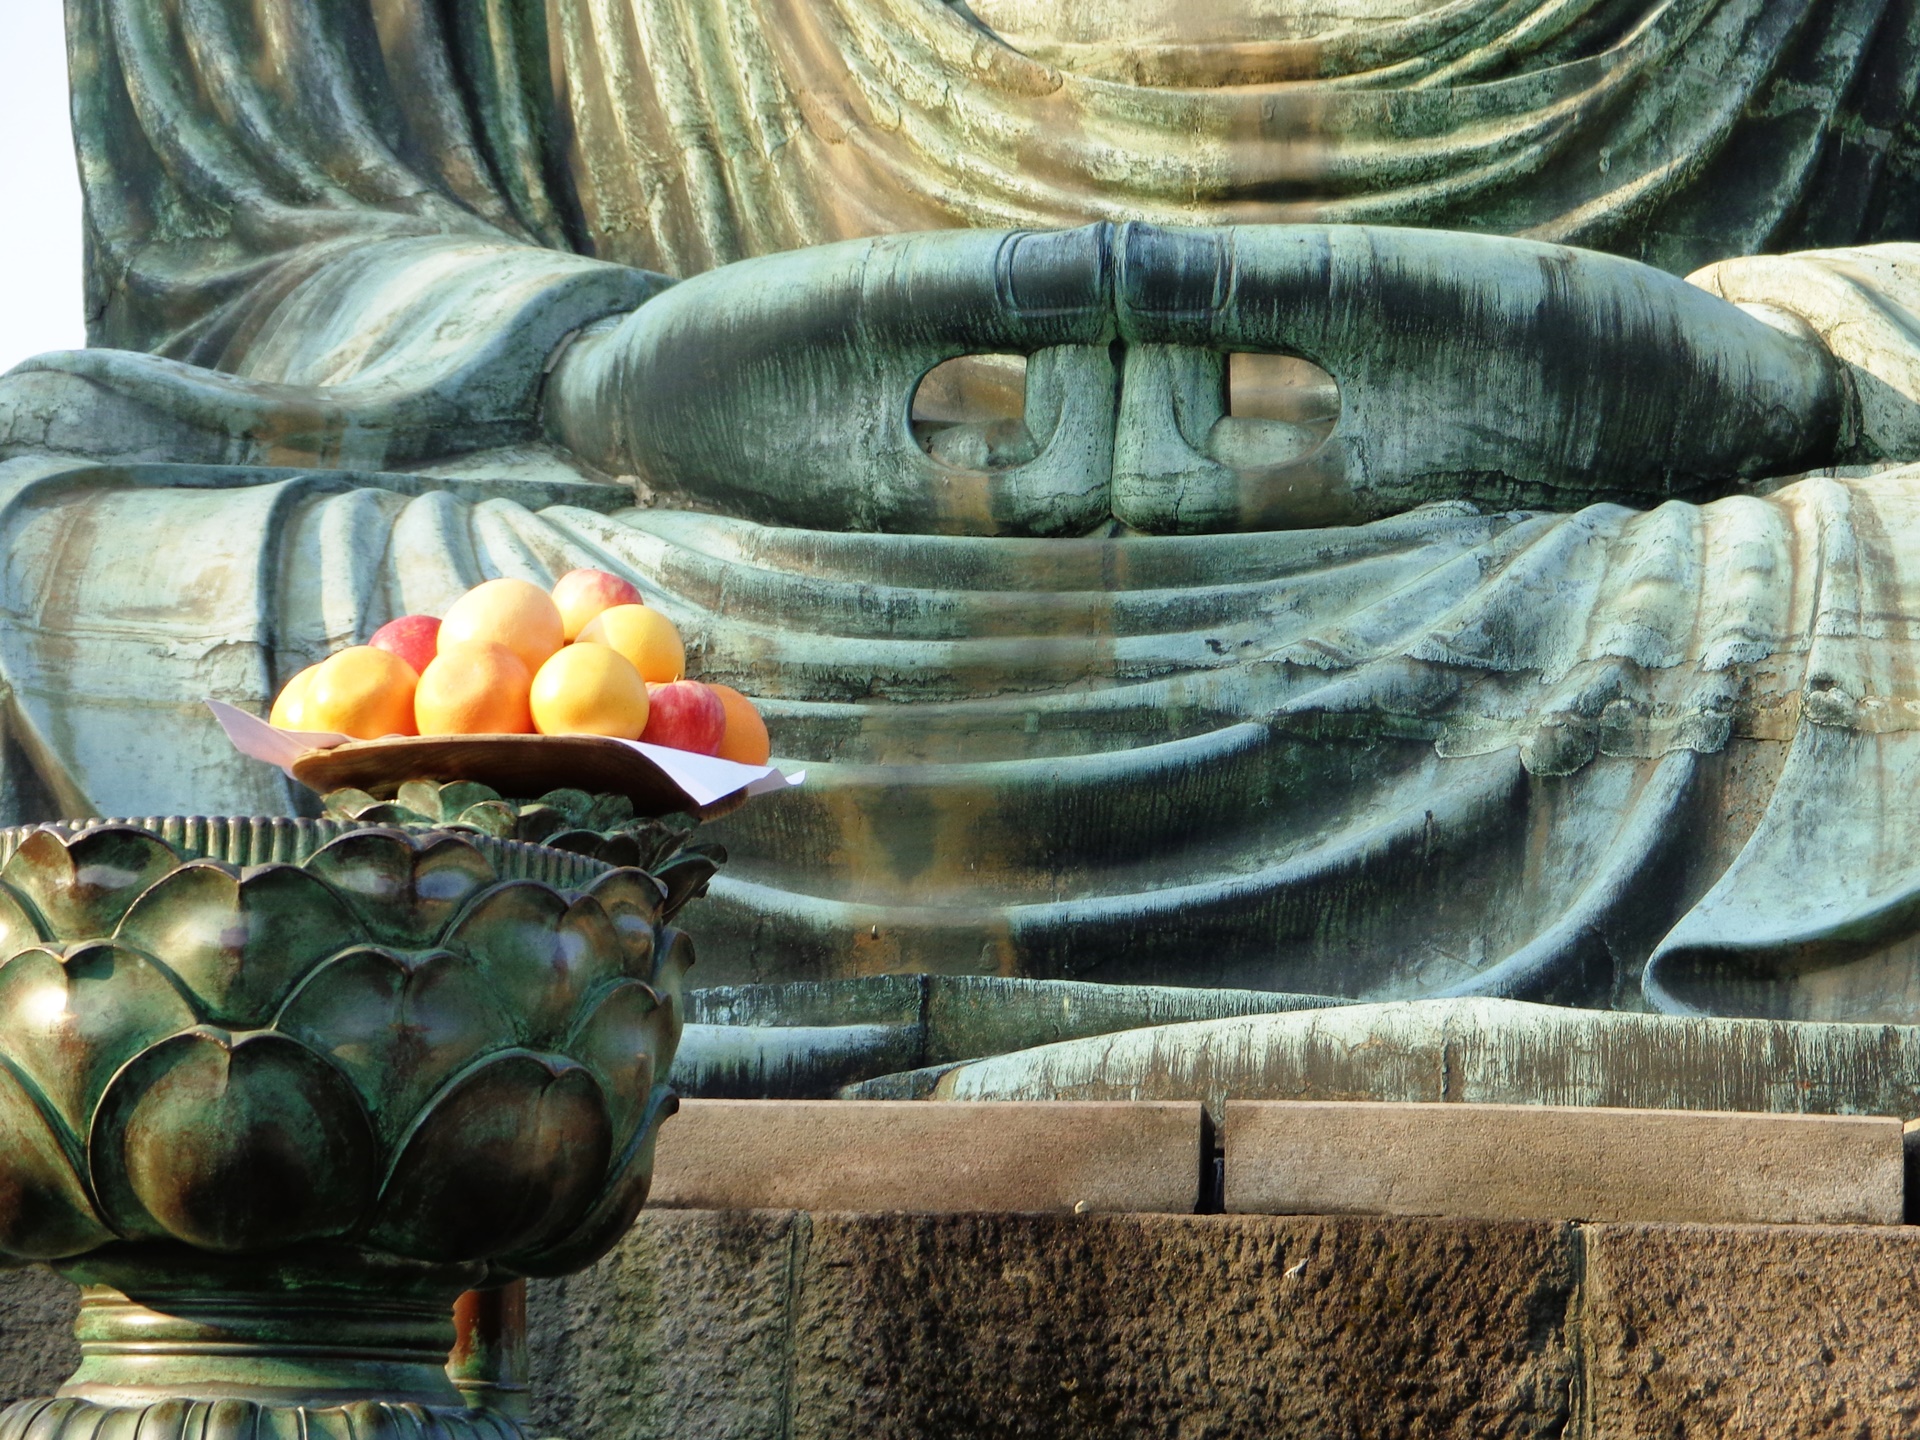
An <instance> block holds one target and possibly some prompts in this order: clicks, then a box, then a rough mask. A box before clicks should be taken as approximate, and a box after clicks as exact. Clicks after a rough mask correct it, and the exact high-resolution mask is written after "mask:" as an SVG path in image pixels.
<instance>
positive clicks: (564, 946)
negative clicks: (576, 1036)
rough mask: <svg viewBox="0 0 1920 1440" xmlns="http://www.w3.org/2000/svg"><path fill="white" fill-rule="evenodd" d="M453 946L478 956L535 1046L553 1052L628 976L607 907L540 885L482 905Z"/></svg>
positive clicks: (514, 886)
mask: <svg viewBox="0 0 1920 1440" xmlns="http://www.w3.org/2000/svg"><path fill="white" fill-rule="evenodd" d="M445 943H446V946H447V948H448V949H450V950H455V951H458V952H459V953H461V954H463V955H466V956H468V957H470V958H471V959H472V960H473V962H474V964H475V965H476V966H477V967H478V968H479V970H480V972H481V973H482V974H483V975H485V976H486V978H487V981H488V983H489V984H491V985H493V986H494V987H496V988H497V989H498V990H499V992H500V993H501V995H502V996H504V997H505V998H506V1001H507V1005H508V1008H509V1009H510V1010H511V1011H512V1012H513V1014H514V1015H515V1016H516V1017H517V1018H518V1019H519V1021H520V1025H521V1034H522V1036H523V1037H524V1038H525V1041H526V1043H527V1044H529V1045H533V1046H535V1047H538V1048H540V1049H546V1048H549V1047H551V1046H552V1045H553V1044H554V1043H555V1042H556V1041H557V1040H558V1039H559V1037H560V1036H561V1035H563V1034H565V1033H566V1030H567V1026H568V1023H569V1022H570V1021H571V1020H572V1019H573V1017H574V1015H575V1013H576V1012H577V1011H578V1010H579V1008H580V1005H581V1002H582V1001H583V1000H585V999H586V998H587V996H588V995H590V994H591V993H592V992H594V991H595V990H597V989H599V988H600V986H602V985H603V984H605V983H606V982H608V981H610V980H615V979H618V978H619V976H620V955H621V949H620V937H619V935H618V934H617V933H616V931H615V930H614V926H613V921H612V920H611V919H609V918H608V916H607V912H606V911H605V910H604V909H602V908H601V906H600V902H599V901H597V900H594V899H592V898H590V897H589V898H584V899H580V900H576V901H572V902H569V901H568V899H567V897H566V896H564V895H561V894H560V893H559V892H557V891H555V890H551V889H549V888H548V887H547V886H545V885H542V884H539V883H538V882H537V881H533V880H510V881H507V882H506V883H505V884H502V885H498V886H496V887H495V888H493V889H492V890H489V891H488V892H487V893H486V894H484V895H482V896H481V897H480V898H479V899H478V900H476V901H474V902H473V904H472V905H471V906H469V907H468V908H467V910H466V913H464V914H463V915H461V917H460V918H459V919H458V920H457V921H455V922H454V926H453V929H452V930H451V931H449V932H448V934H447V938H446V941H445Z"/></svg>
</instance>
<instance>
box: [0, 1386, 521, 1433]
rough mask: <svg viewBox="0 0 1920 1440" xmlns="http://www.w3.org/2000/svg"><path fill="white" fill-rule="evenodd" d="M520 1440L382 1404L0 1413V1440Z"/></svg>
mask: <svg viewBox="0 0 1920 1440" xmlns="http://www.w3.org/2000/svg"><path fill="white" fill-rule="evenodd" d="M136 1437H137V1440H526V1432H525V1431H523V1430H522V1429H521V1428H520V1427H519V1426H518V1425H516V1424H515V1423H514V1422H513V1421H512V1420H510V1419H508V1418H507V1417H506V1416H504V1415H501V1414H499V1413H497V1412H495V1411H490V1410H465V1409H454V1408H449V1407H442V1406H438V1405H415V1404H409V1403H395V1402H391V1401H384V1400H355V1401H352V1402H350V1403H348V1404H345V1405H330V1406H325V1407H318V1406H308V1405H275V1404H266V1403H262V1402H260V1401H257V1400H236V1399H225V1400H186V1399H168V1400H158V1401H155V1402H153V1403H152V1404H149V1405H100V1404H96V1403H95V1402H93V1401H91V1400H81V1399H77V1398H74V1397H70V1396H62V1397H59V1398H57V1399H51V1400H22V1401H20V1402H19V1403H18V1404H15V1405H12V1406H10V1407H9V1408H8V1409H7V1410H6V1411H4V1412H0V1440H136Z"/></svg>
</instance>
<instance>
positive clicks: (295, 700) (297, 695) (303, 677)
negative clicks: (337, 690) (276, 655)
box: [267, 665, 320, 730]
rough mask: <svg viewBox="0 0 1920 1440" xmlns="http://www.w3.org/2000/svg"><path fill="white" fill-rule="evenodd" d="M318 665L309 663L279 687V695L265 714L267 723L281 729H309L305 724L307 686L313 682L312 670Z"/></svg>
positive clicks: (310, 727) (316, 668) (317, 667)
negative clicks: (268, 712)
mask: <svg viewBox="0 0 1920 1440" xmlns="http://www.w3.org/2000/svg"><path fill="white" fill-rule="evenodd" d="M319 668H320V667H319V666H318V665H309V666H307V668H306V669H304V670H302V671H301V672H300V673H299V674H298V675H296V676H294V677H293V678H292V679H291V680H289V681H287V683H286V684H285V685H283V686H281V687H280V696H279V698H278V699H277V700H275V701H274V702H273V711H272V713H271V714H269V715H268V716H267V723H268V724H269V725H277V726H279V728H280V729H282V730H309V729H312V728H313V727H312V726H310V725H308V724H307V686H309V685H311V684H312V683H313V672H314V671H316V670H318V669H319Z"/></svg>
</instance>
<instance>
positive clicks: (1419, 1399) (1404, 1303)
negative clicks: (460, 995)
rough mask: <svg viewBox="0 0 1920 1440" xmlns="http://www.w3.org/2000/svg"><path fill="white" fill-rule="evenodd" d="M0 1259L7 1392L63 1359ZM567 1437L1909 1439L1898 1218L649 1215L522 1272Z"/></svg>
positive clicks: (1906, 1303) (47, 1287)
mask: <svg viewBox="0 0 1920 1440" xmlns="http://www.w3.org/2000/svg"><path fill="white" fill-rule="evenodd" d="M73 1311H74V1304H73V1291H72V1289H71V1288H70V1287H68V1286H67V1285H66V1284H65V1283H64V1282H62V1281H58V1280H55V1279H54V1278H53V1277H52V1276H50V1275H48V1274H46V1273H45V1272H43V1271H20V1272H14V1273H11V1274H5V1275H0V1399H7V1400H10V1399H15V1398H20V1397H23V1396H27V1395H33V1394H44V1393H46V1392H47V1391H49V1390H50V1389H51V1388H52V1387H53V1386H54V1385H56V1384H57V1383H58V1382H59V1381H60V1379H61V1378H62V1377H63V1375H64V1373H65V1372H66V1370H67V1369H68V1368H69V1367H70V1366H71V1365H72V1364H73V1362H74V1361H75V1360H77V1358H78V1354H77V1350H76V1348H75V1347H74V1344H73V1340H72V1330H71V1325H72V1319H73ZM532 1328H533V1333H532V1376H531V1378H532V1384H533V1397H534V1407H535V1412H536V1427H535V1430H534V1433H536V1434H543V1435H557V1436H564V1437H567V1440H655V1437H658V1440H845V1437H848V1436H855V1435H857V1436H859V1437H861V1440H953V1437H955V1436H996V1437H1021V1440H1056V1437H1058V1440H1085V1437H1089V1436H1120V1435H1125V1436H1143V1437H1166V1440H1196V1437H1217V1440H1242V1437H1260V1436H1286V1437H1287V1440H1356V1437H1361V1436H1430V1437H1449V1440H1480V1437H1486V1436H1496V1437H1498V1436H1515V1437H1529V1440H1532V1437H1540V1440H1545V1437H1549V1436H1551V1437H1557V1440H1642V1437H1644V1440H1654V1437H1661V1440H1667V1437H1673V1436H1713V1437H1715V1440H1832V1437H1835V1436H1841V1435H1844V1436H1847V1437H1848V1440H1906V1437H1909V1436H1911V1435H1913V1434H1915V1433H1916V1432H1920V1348H1917V1347H1916V1346H1915V1345H1914V1344H1913V1340H1912V1337H1913V1336H1914V1335H1915V1334H1916V1333H1920V1229H1915V1228H1911V1227H1906V1226H1852V1227H1837V1226H1812V1225H1797V1226H1785V1225H1568V1224H1552V1223H1539V1222H1527V1221H1478V1220H1443V1219H1426V1218H1365V1217H1358V1216H1348V1217H1339V1218H1327V1217H1316V1216H1264V1215H1224V1216H1222V1215H1214V1216H1206V1215H1201V1216H1177V1215H1078V1216H1076V1215H903V1214H894V1215H846V1214H838V1215H835V1214H806V1213H801V1212H794V1211H757V1212H737V1211H735V1212H727V1211H702V1210H681V1211H659V1212H651V1211H650V1212H648V1213H646V1214H644V1215H642V1216H641V1218H640V1222H639V1224H637V1225H636V1226H635V1227H634V1228H633V1230H632V1231H630V1232H629V1233H628V1235H627V1236H626V1238H625V1239H624V1240H623V1241H622V1242H621V1243H620V1245H619V1246H618V1247H617V1248H616V1249H615V1250H614V1252H613V1253H612V1254H611V1255H609V1256H608V1257H607V1258H606V1259H605V1260H603V1261H601V1262H600V1264H599V1265H597V1266H595V1267H594V1268H592V1269H591V1270H588V1271H587V1272H585V1273H584V1274H581V1275H577V1276H572V1277H569V1278H567V1279H565V1280H555V1281H544V1282H536V1284H535V1285H534V1286H533V1291H532Z"/></svg>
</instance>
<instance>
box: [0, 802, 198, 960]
mask: <svg viewBox="0 0 1920 1440" xmlns="http://www.w3.org/2000/svg"><path fill="white" fill-rule="evenodd" d="M179 864H180V857H179V855H177V854H176V853H175V852H174V850H173V847H172V846H170V845H168V844H167V842H166V841H164V840H162V839H161V838H160V837H159V836H157V835H150V834H148V833H147V832H146V831H145V830H138V829H135V828H134V827H133V826H131V825H98V826H95V827H94V828H93V829H91V830H85V831H82V832H81V833H80V834H78V835H76V836H74V837H73V838H72V839H71V840H63V839H62V838H61V837H60V836H59V835H57V834H55V833H54V832H53V831H51V830H36V831H34V832H33V834H31V835H29V836H27V838H26V839H25V840H23V841H22V842H21V843H20V848H19V849H18V850H16V851H14V852H13V856H12V858H11V859H9V860H8V861H7V863H6V867H5V868H4V869H0V881H4V882H5V883H6V885H7V887H8V888H9V889H10V890H12V891H13V892H14V893H15V894H16V895H19V896H22V897H23V898H25V900H26V901H27V903H28V904H30V905H31V906H32V907H33V908H34V910H35V911H37V912H38V914H39V917H40V921H41V926H40V930H41V933H42V934H43V935H44V936H46V937H47V938H48V939H54V940H93V939H96V938H103V937H105V936H108V935H111V934H112V933H113V927H114V926H115V925H116V924H118V923H119V920H120V917H121V916H122V915H124V914H126V912H127V907H128V906H130V905H132V904H133V902H134V901H135V900H136V899H138V898H139V896H140V894H141V892H143V891H144V890H146V888H147V887H148V886H150V885H152V884H153V883H154V882H155V881H156V880H158V879H159V878H160V877H161V876H163V875H165V874H166V873H167V872H168V871H169V870H172V869H174V868H175V867H176V866H178V865H179Z"/></svg>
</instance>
